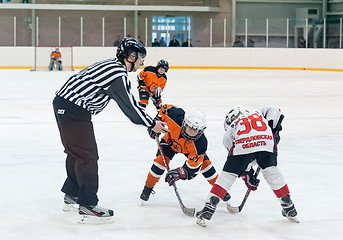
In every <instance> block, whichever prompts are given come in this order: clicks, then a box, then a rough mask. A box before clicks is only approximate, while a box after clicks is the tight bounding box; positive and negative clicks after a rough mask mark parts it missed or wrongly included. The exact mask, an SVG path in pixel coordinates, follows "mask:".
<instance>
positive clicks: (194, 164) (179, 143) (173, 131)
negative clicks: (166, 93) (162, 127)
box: [158, 104, 209, 178]
mask: <svg viewBox="0 0 343 240" xmlns="http://www.w3.org/2000/svg"><path fill="white" fill-rule="evenodd" d="M158 114H159V117H160V118H161V119H162V121H164V122H166V123H167V125H168V129H169V131H170V132H168V133H166V134H165V135H164V137H163V140H164V141H165V142H166V143H168V145H169V146H170V147H171V149H172V150H173V151H174V152H175V153H183V154H184V155H185V156H186V157H187V161H186V163H185V164H184V167H185V168H186V169H187V171H188V174H189V175H190V176H189V177H190V178H193V177H194V176H195V175H196V174H197V172H198V171H199V170H200V169H201V167H202V164H203V162H204V160H209V159H208V156H207V155H206V150H207V139H206V137H205V134H202V135H201V137H200V138H199V139H198V140H196V141H190V140H186V139H185V138H184V137H183V136H182V134H181V128H182V122H183V119H184V116H185V112H184V110H183V109H181V108H178V107H176V106H174V105H167V104H164V105H163V106H162V107H161V109H160V110H159V111H158Z"/></svg>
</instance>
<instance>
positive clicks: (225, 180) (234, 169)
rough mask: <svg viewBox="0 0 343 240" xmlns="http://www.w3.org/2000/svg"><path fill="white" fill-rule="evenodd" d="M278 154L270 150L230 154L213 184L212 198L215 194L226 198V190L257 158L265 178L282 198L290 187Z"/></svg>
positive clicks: (276, 194)
mask: <svg viewBox="0 0 343 240" xmlns="http://www.w3.org/2000/svg"><path fill="white" fill-rule="evenodd" d="M276 156H277V154H276V153H269V152H257V153H251V154H246V155H237V156H232V155H229V156H228V158H227V160H226V163H225V165H224V168H223V171H222V172H221V173H220V174H219V177H218V179H217V181H216V182H215V184H214V185H213V187H212V189H211V192H210V195H209V197H208V198H210V197H211V196H213V195H216V196H218V197H220V198H221V199H223V198H224V196H225V194H226V192H227V191H228V190H229V188H230V187H231V186H232V185H233V183H234V182H235V181H236V179H237V178H238V177H239V176H241V174H242V173H243V172H244V171H245V169H246V168H247V166H248V165H249V163H250V162H251V161H253V160H254V159H256V161H257V164H258V165H259V166H260V167H261V171H262V174H263V177H264V179H265V180H266V182H267V183H268V184H269V186H270V188H271V189H272V190H273V192H274V194H275V196H276V197H277V198H279V199H280V198H282V197H283V196H285V195H286V194H289V189H288V186H287V183H286V181H285V180H284V178H283V176H282V174H281V172H280V170H279V168H278V167H277V166H276V165H277V157H276Z"/></svg>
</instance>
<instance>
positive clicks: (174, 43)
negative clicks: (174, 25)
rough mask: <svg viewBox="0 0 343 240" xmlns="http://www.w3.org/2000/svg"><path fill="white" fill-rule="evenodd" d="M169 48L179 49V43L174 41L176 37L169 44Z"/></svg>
mask: <svg viewBox="0 0 343 240" xmlns="http://www.w3.org/2000/svg"><path fill="white" fill-rule="evenodd" d="M169 47H180V42H179V41H178V40H177V39H176V36H175V35H174V36H173V39H172V40H170V42H169Z"/></svg>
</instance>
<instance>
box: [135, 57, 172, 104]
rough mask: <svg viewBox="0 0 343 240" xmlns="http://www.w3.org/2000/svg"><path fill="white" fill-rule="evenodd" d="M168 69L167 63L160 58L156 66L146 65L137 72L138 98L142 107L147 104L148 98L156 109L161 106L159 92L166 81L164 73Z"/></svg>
mask: <svg viewBox="0 0 343 240" xmlns="http://www.w3.org/2000/svg"><path fill="white" fill-rule="evenodd" d="M168 69H169V63H168V62H167V61H165V60H163V59H161V60H160V61H159V62H158V63H157V66H156V67H154V66H148V67H146V68H144V70H143V71H141V72H140V73H139V74H138V76H137V81H138V90H139V99H140V104H141V106H142V107H144V108H146V107H147V106H148V104H149V98H151V100H152V101H153V103H154V105H155V106H156V108H157V109H159V108H160V107H161V103H162V99H161V93H162V91H163V89H164V87H165V85H166V83H167V76H166V73H167V72H168Z"/></svg>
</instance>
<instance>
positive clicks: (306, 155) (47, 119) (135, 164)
mask: <svg viewBox="0 0 343 240" xmlns="http://www.w3.org/2000/svg"><path fill="white" fill-rule="evenodd" d="M72 74H73V73H72V72H31V71H28V70H1V71H0V106H1V107H0V191H1V196H0V239H1V240H9V239H23V240H26V239H32V240H40V239H44V240H69V239H73V240H75V239H82V240H87V239H92V240H98V239H99V240H108V239H132V240H142V239H143V240H144V239H149V240H155V239H156V240H157V239H164V240H168V239H173V240H176V239H196V240H209V239H263V240H269V239H270V240H275V239H282V240H285V239H301V240H305V239H309V240H310V239H311V240H313V239H325V240H327V239H342V236H343V206H342V200H343V191H342V190H343V188H342V184H343V183H342V178H343V177H342V173H343V159H342V150H343V140H342V138H343V126H342V125H343V107H342V105H343V73H340V72H316V71H273V70H267V71H264V70H173V69H170V71H169V72H168V83H167V86H166V88H165V91H164V93H163V101H164V103H172V104H175V105H177V106H180V107H183V108H184V109H185V110H188V109H190V108H191V107H196V108H199V109H201V110H203V111H205V112H206V114H207V120H208V127H207V129H206V131H205V133H206V136H207V138H208V141H209V146H208V152H207V153H208V155H209V157H210V158H211V160H212V161H213V164H214V166H215V167H216V169H217V171H218V172H220V171H221V169H222V167H223V165H224V162H225V160H226V154H227V153H226V150H225V149H224V148H223V146H222V135H223V119H224V116H225V114H226V112H227V110H228V109H229V108H230V107H231V106H233V105H236V104H241V105H244V106H246V107H249V108H252V109H253V108H258V107H260V106H264V105H276V106H278V107H280V108H281V109H282V111H283V113H284V115H285V120H284V123H283V131H282V132H281V142H280V144H279V160H278V161H279V167H280V169H281V172H282V173H283V175H284V177H285V179H286V181H287V182H288V185H289V188H290V190H291V196H292V199H293V201H294V203H295V205H296V208H297V210H298V217H299V220H300V221H301V222H300V223H299V224H296V223H292V222H290V221H288V220H287V219H285V218H284V217H282V216H281V213H280V212H281V207H280V204H279V202H278V200H277V199H276V197H275V196H274V194H273V192H272V191H271V190H270V188H269V186H268V185H267V183H266V182H265V181H264V180H263V178H262V176H261V184H260V186H259V188H258V190H257V191H256V192H252V193H251V195H250V197H249V199H248V201H247V203H246V205H245V207H244V209H243V211H242V212H241V213H239V214H236V215H234V214H230V213H228V212H227V211H226V208H225V205H224V204H223V203H221V204H220V205H219V206H218V208H217V211H216V213H215V215H214V216H213V218H212V220H211V221H210V222H209V223H208V226H207V227H206V228H202V227H200V226H198V225H196V224H195V220H196V219H195V218H191V217H188V216H186V215H184V214H183V213H182V212H181V209H180V207H179V204H178V202H177V199H176V196H175V194H174V191H173V189H172V188H171V187H168V186H167V184H165V183H164V178H163V177H162V179H161V180H160V182H159V183H157V185H156V186H155V191H156V194H155V195H153V196H152V197H151V198H150V200H149V202H147V203H146V204H145V205H144V206H141V205H140V199H139V195H140V193H141V191H142V189H143V186H144V182H145V179H146V176H147V174H148V171H149V169H150V166H151V164H152V161H153V159H154V156H155V153H156V150H157V147H156V144H155V141H153V140H152V139H150V138H149V137H148V135H147V131H146V129H145V128H144V127H140V126H136V125H134V124H132V123H131V122H129V120H128V119H127V118H126V117H125V116H124V114H123V113H122V112H121V111H120V110H119V108H118V107H117V105H116V104H115V103H114V102H111V103H110V104H109V106H107V108H106V109H105V110H104V111H103V112H102V113H100V114H98V115H97V116H95V117H94V118H93V121H94V126H95V134H96V138H97V142H98V148H99V154H100V160H99V176H100V188H99V192H98V196H99V199H100V202H99V205H101V206H104V207H108V208H112V209H114V210H115V214H116V217H115V222H114V224H109V225H99V226H94V225H93V226H92V225H80V224H77V217H78V216H77V213H65V212H62V211H61V207H62V202H63V201H62V199H63V193H62V192H61V191H60V188H61V186H62V184H63V182H64V179H65V177H66V173H65V168H64V160H65V154H64V153H63V148H62V144H61V142H60V139H59V133H58V130H57V125H56V122H55V119H54V115H53V111H52V99H53V97H54V93H55V91H56V90H58V89H59V88H60V87H61V86H62V84H64V82H65V81H66V80H67V79H68V77H69V76H71V75H72ZM130 78H131V80H132V87H133V91H134V94H135V95H137V91H136V80H135V74H132V75H130ZM148 112H149V113H151V115H154V109H153V107H152V106H149V108H148ZM184 160H185V158H184V157H183V156H181V155H177V156H176V157H175V158H174V160H173V161H172V162H171V167H172V168H173V167H177V166H180V165H182V164H183V162H184ZM177 186H178V188H179V191H180V194H181V197H182V199H183V201H184V204H185V205H186V206H188V207H195V208H196V210H200V209H201V208H202V207H203V205H204V202H205V199H206V198H207V195H208V193H209V190H210V185H209V184H208V183H207V182H206V180H205V179H204V178H203V176H202V175H201V174H200V175H198V176H197V177H196V178H195V179H193V180H191V181H178V182H177ZM245 191H246V188H245V185H244V184H243V181H242V180H240V179H238V180H237V181H236V183H235V184H234V185H233V187H232V188H231V195H232V200H231V203H232V205H235V206H236V205H238V204H239V203H240V201H241V199H242V198H243V195H244V193H245Z"/></svg>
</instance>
